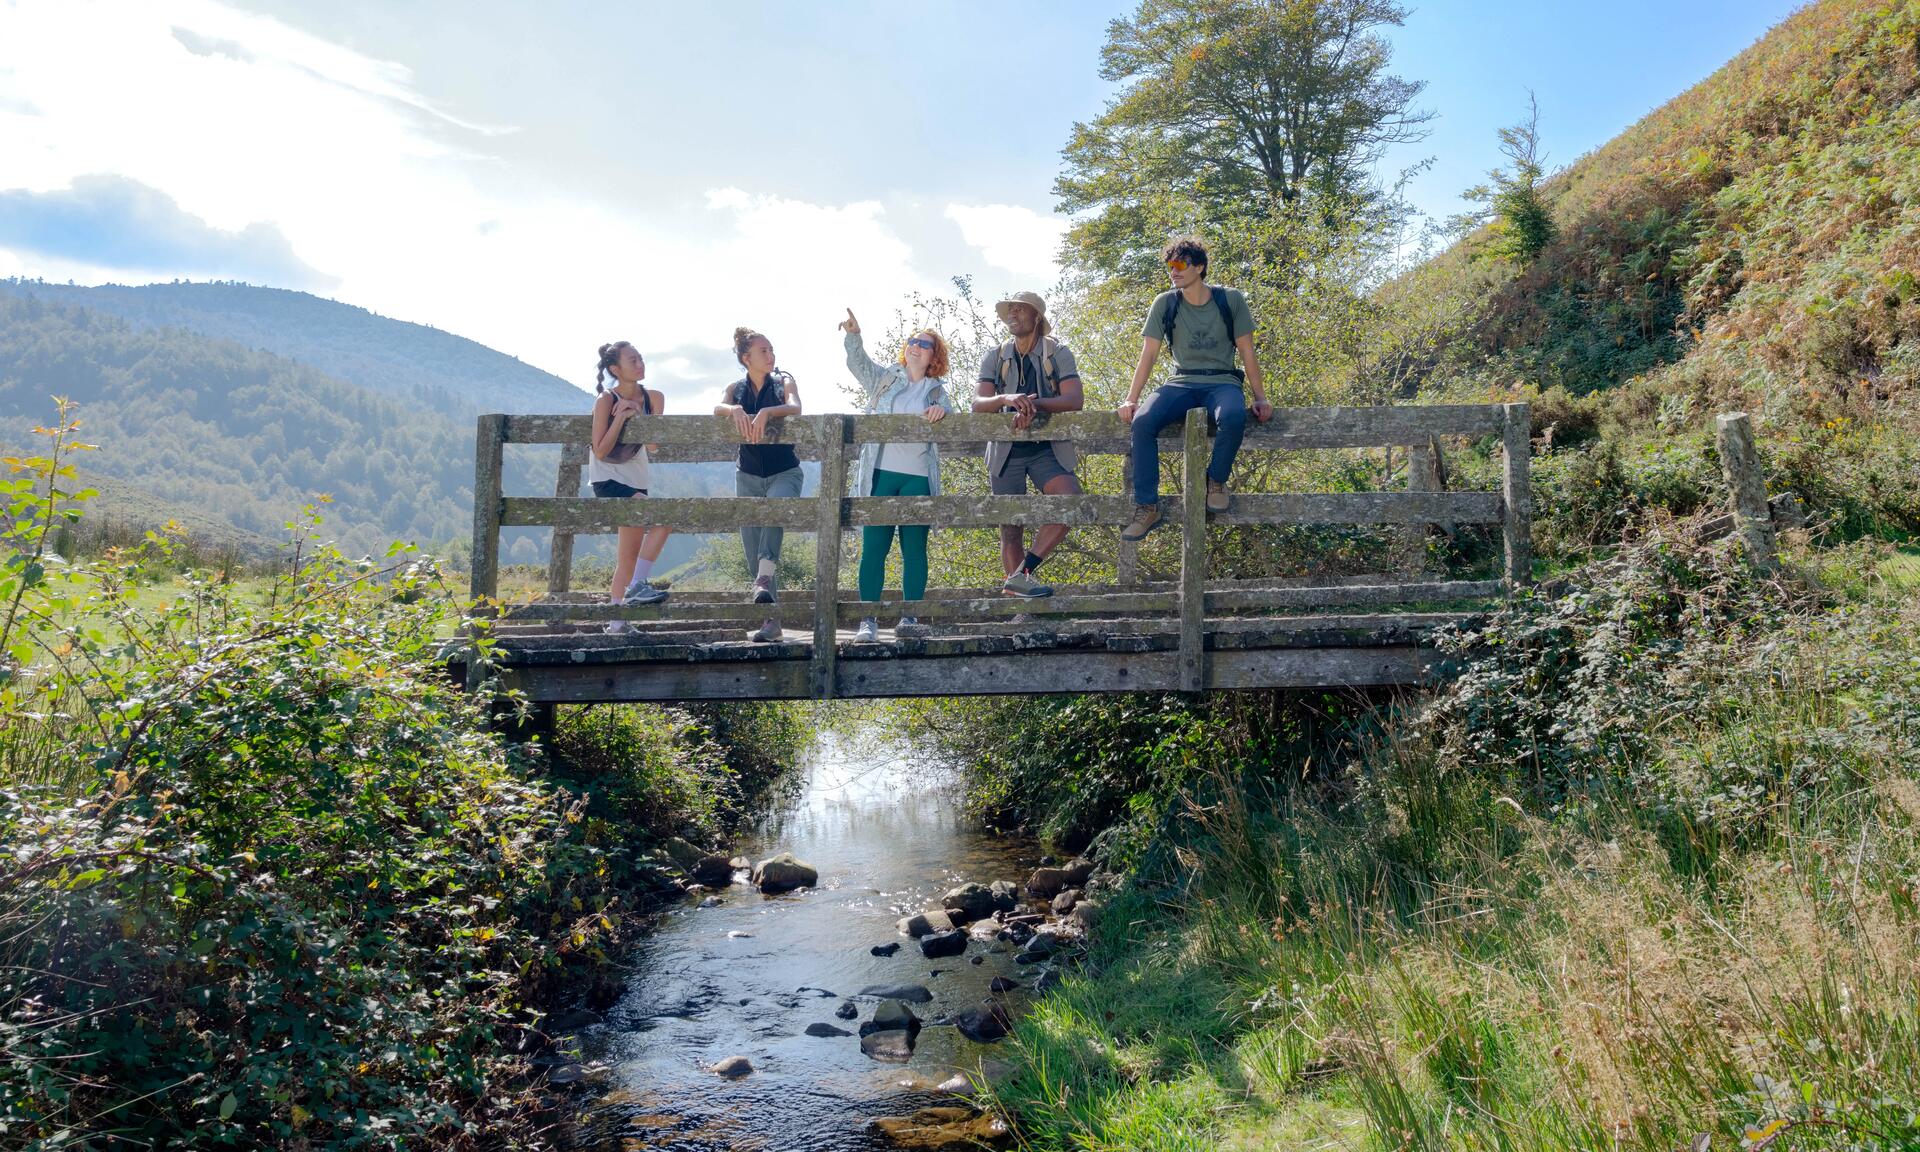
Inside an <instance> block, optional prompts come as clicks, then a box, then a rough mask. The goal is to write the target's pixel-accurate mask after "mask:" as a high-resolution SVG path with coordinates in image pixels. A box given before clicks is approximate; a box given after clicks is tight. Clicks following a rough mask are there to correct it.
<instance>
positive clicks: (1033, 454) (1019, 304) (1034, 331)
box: [973, 292, 1082, 596]
mask: <svg viewBox="0 0 1920 1152" xmlns="http://www.w3.org/2000/svg"><path fill="white" fill-rule="evenodd" d="M993 310H994V312H995V313H996V314H997V315H998V316H999V317H1000V322H1001V323H1002V324H1005V325H1006V326H1007V331H1008V332H1009V333H1011V334H1012V337H1013V338H1012V339H1011V340H1008V341H1006V342H1005V343H1002V344H1001V345H999V346H998V347H995V348H989V349H987V354H986V356H985V357H984V358H983V359H982V360H981V361H980V386H979V389H978V396H977V397H976V398H975V399H974V402H973V410H974V411H975V412H1012V413H1014V418H1013V426H1014V427H1015V428H1016V429H1024V428H1027V427H1030V426H1031V425H1032V424H1033V423H1034V422H1035V421H1036V420H1038V421H1042V422H1044V421H1045V420H1046V419H1047V417H1048V416H1050V415H1052V414H1053V413H1055V412H1078V411H1079V410H1080V408H1081V404H1082V399H1081V394H1080V373H1079V371H1078V370H1077V369H1076V368H1075V366H1074V362H1073V351H1072V350H1071V349H1069V348H1068V347H1067V346H1066V345H1064V344H1062V343H1060V342H1059V341H1058V340H1055V339H1054V338H1053V337H1052V336H1051V335H1049V333H1050V332H1051V330H1052V325H1050V324H1049V323H1048V322H1047V302H1046V301H1045V300H1043V299H1041V297H1040V294H1039V293H1037V292H1015V293H1013V294H1011V295H1009V296H1007V297H1006V298H1005V299H1003V300H1001V301H999V302H998V303H996V304H995V305H994V306H993ZM1079 462H1080V454H1079V452H1078V451H1077V450H1076V449H1075V448H1074V446H1073V445H1072V444H1070V443H1067V442H1064V441H1056V440H1040V441H1033V440H1022V441H1017V442H1010V441H998V440H997V441H994V442H992V443H989V444H988V445H987V479H988V481H989V483H990V484H991V485H992V489H993V493H994V495H996V496H1023V495H1025V494H1026V492H1027V482H1028V481H1029V480H1031V481H1032V482H1033V487H1034V488H1035V489H1037V490H1038V491H1040V492H1043V493H1045V494H1047V495H1049V496H1069V495H1077V494H1078V493H1079V492H1080V490H1081V489H1080V481H1079V479H1078V478H1077V477H1076V476H1075V475H1074V474H1073V470H1074V467H1075V466H1076V465H1077V464H1079ZM1066 536H1067V526H1066V525H1065V524H1047V525H1044V526H1042V527H1041V528H1040V529H1039V530H1038V531H1036V532H1034V534H1033V547H1032V548H1028V547H1027V544H1026V539H1025V532H1024V530H1023V529H1022V528H1021V526H1020V525H1018V524H1003V525H1001V527H1000V562H1001V565H1002V567H1003V568H1004V569H1005V570H1006V573H1007V579H1006V582H1005V583H1003V584H1001V586H1000V591H1001V592H1003V593H1004V594H1006V595H1008V596H1051V595H1053V589H1052V588H1049V587H1048V586H1047V585H1045V584H1042V583H1041V582H1040V581H1039V580H1038V579H1037V578H1035V576H1034V572H1035V571H1036V570H1038V569H1039V567H1040V565H1041V563H1042V562H1043V561H1045V560H1046V558H1047V556H1048V554H1050V553H1051V552H1052V551H1053V550H1054V549H1055V548H1057V547H1059V546H1060V541H1062V540H1064V539H1066Z"/></svg>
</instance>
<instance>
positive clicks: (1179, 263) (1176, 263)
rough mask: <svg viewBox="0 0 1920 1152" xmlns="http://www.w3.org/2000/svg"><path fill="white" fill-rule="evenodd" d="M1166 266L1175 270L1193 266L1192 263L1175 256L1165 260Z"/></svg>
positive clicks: (1180, 270)
mask: <svg viewBox="0 0 1920 1152" xmlns="http://www.w3.org/2000/svg"><path fill="white" fill-rule="evenodd" d="M1167 267H1169V268H1171V269H1173V270H1174V271H1175V272H1185V271H1186V270H1187V269H1189V268H1191V267H1193V265H1192V264H1189V263H1187V262H1186V261H1185V260H1182V259H1180V258H1179V257H1178V256H1175V257H1174V258H1173V259H1171V260H1169V261H1167Z"/></svg>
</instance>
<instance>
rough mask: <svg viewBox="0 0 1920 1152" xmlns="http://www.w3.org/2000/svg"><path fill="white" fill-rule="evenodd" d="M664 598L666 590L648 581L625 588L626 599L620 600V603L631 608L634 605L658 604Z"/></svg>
mask: <svg viewBox="0 0 1920 1152" xmlns="http://www.w3.org/2000/svg"><path fill="white" fill-rule="evenodd" d="M666 598H667V590H666V589H665V588H662V587H660V586H659V585H658V584H655V583H653V582H652V581H650V580H642V581H640V582H639V583H638V584H630V585H628V586H627V596H626V599H624V600H622V601H621V603H623V604H626V605H627V606H629V607H632V606H633V605H636V604H658V603H660V602H661V601H663V600H665V599H666Z"/></svg>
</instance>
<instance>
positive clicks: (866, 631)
mask: <svg viewBox="0 0 1920 1152" xmlns="http://www.w3.org/2000/svg"><path fill="white" fill-rule="evenodd" d="M879 639H880V621H878V620H876V619H874V618H873V617H872V616H868V617H867V618H865V619H864V620H861V621H860V627H858V628H855V629H854V630H853V642H854V643H855V644H873V643H877V642H878V641H879Z"/></svg>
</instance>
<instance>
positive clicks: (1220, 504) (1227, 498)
mask: <svg viewBox="0 0 1920 1152" xmlns="http://www.w3.org/2000/svg"><path fill="white" fill-rule="evenodd" d="M1231 507H1233V497H1232V496H1231V495H1230V494H1228V492H1227V486H1226V485H1225V484H1222V483H1220V481H1218V480H1211V479H1210V480H1208V481H1207V511H1209V512H1225V511H1226V510H1227V509H1229V508H1231Z"/></svg>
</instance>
